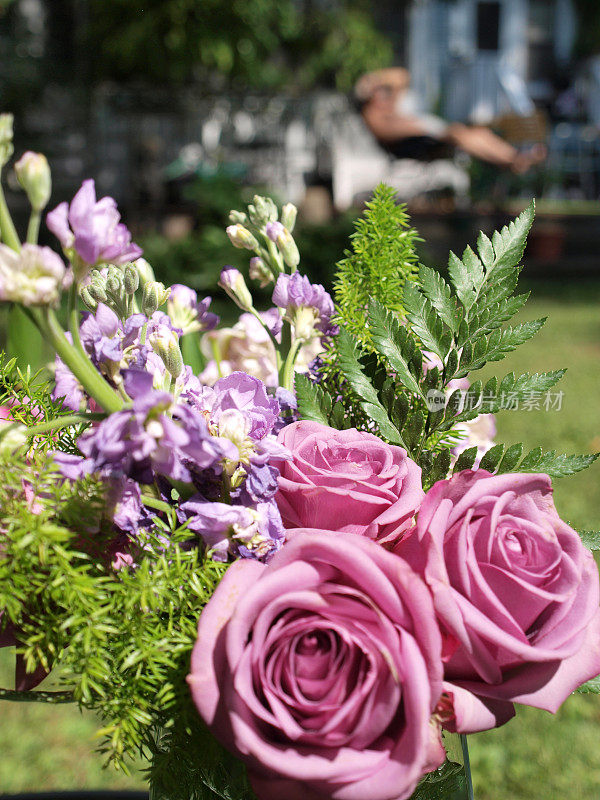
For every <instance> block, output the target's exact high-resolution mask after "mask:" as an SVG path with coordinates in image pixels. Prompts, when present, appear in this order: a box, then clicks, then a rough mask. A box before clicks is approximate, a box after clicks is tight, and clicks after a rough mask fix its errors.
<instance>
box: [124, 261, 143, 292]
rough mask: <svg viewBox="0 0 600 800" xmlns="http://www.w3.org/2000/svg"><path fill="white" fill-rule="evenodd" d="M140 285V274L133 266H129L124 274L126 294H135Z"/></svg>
mask: <svg viewBox="0 0 600 800" xmlns="http://www.w3.org/2000/svg"><path fill="white" fill-rule="evenodd" d="M139 285H140V274H139V272H138V271H137V269H136V268H135V266H134V265H133V264H127V266H126V267H125V270H124V272H123V286H124V288H125V294H135V293H136V292H137V290H138V287H139Z"/></svg>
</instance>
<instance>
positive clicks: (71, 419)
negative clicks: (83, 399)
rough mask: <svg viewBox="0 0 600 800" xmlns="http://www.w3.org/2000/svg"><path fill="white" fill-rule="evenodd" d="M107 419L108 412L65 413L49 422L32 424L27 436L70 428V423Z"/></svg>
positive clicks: (78, 423) (80, 423) (77, 423)
mask: <svg viewBox="0 0 600 800" xmlns="http://www.w3.org/2000/svg"><path fill="white" fill-rule="evenodd" d="M103 419H106V414H65V415H64V416H62V417H56V419H50V420H48V421H47V422H40V423H39V425H32V426H31V427H30V428H28V430H27V436H28V437H30V438H31V437H32V436H39V435H40V434H42V433H49V432H50V431H57V430H60V429H61V428H68V427H69V426H70V425H82V424H85V423H88V422H100V421H101V420H103Z"/></svg>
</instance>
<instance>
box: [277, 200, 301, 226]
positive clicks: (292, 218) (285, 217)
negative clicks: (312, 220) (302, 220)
mask: <svg viewBox="0 0 600 800" xmlns="http://www.w3.org/2000/svg"><path fill="white" fill-rule="evenodd" d="M297 214H298V209H297V208H296V206H295V205H293V203H286V204H285V205H284V207H283V208H282V209H281V224H282V225H283V227H284V228H287V229H288V231H289V232H290V233H291V232H292V231H293V230H294V225H295V224H296V216H297Z"/></svg>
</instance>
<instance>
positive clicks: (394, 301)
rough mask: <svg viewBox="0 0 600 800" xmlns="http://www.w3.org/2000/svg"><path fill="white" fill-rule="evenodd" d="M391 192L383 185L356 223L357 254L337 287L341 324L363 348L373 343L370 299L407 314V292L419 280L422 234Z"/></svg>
mask: <svg viewBox="0 0 600 800" xmlns="http://www.w3.org/2000/svg"><path fill="white" fill-rule="evenodd" d="M395 197H396V194H395V192H394V190H393V189H391V188H390V187H389V186H384V185H383V184H381V185H379V186H378V187H377V188H376V189H375V191H374V193H373V198H372V199H371V200H370V201H369V202H367V204H366V210H365V213H364V216H363V217H361V218H360V219H358V220H357V221H356V224H355V231H354V233H353V234H352V236H351V237H350V238H351V243H352V249H351V250H350V251H346V252H345V254H344V258H343V259H342V260H341V261H340V262H339V263H338V265H337V272H336V278H335V283H334V291H335V299H336V303H337V309H338V322H340V323H341V324H342V325H344V326H345V327H346V328H347V330H348V331H349V332H350V333H351V334H352V335H353V336H354V337H355V338H356V339H357V340H358V341H359V342H361V343H362V344H367V343H368V342H369V341H370V331H369V329H368V328H367V327H366V326H365V313H366V310H367V306H368V303H369V300H370V299H376V300H379V301H380V302H381V303H382V304H383V305H384V306H385V307H386V308H388V309H390V310H391V311H395V312H398V313H401V312H403V310H404V306H403V303H402V290H403V288H404V286H405V284H406V283H407V282H408V281H411V280H414V278H415V277H416V275H417V260H418V258H417V254H416V252H415V245H416V243H417V242H418V241H420V240H419V238H418V234H417V231H416V230H415V229H414V228H411V227H410V221H409V217H408V214H407V213H406V208H405V207H404V206H399V205H397V204H396V200H395Z"/></svg>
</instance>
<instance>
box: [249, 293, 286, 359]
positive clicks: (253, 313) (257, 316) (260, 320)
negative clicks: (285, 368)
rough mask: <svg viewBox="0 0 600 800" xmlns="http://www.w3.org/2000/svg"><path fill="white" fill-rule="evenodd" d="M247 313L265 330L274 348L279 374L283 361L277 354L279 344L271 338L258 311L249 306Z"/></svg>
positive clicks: (279, 354)
mask: <svg viewBox="0 0 600 800" xmlns="http://www.w3.org/2000/svg"><path fill="white" fill-rule="evenodd" d="M248 311H249V312H250V314H252V315H253V316H255V317H256V319H257V320H258V321H259V322H260V324H261V325H262V326H263V328H264V329H265V331H266V332H267V334H268V335H269V339H270V340H271V342H272V344H273V347H274V348H275V358H276V361H277V374H279V371H280V369H281V365H282V363H283V359H282V358H281V353H280V352H279V343H278V341H277V339H276V338H275V337H274V336H273V334H272V333H271V331H270V330H269V326H268V325H267V324H266V323H265V321H264V320H263V318H262V317H261V316H260V314H259V313H258V311H257V310H256V309H255V308H254V306H251V307H250V308H249V309H248Z"/></svg>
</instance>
